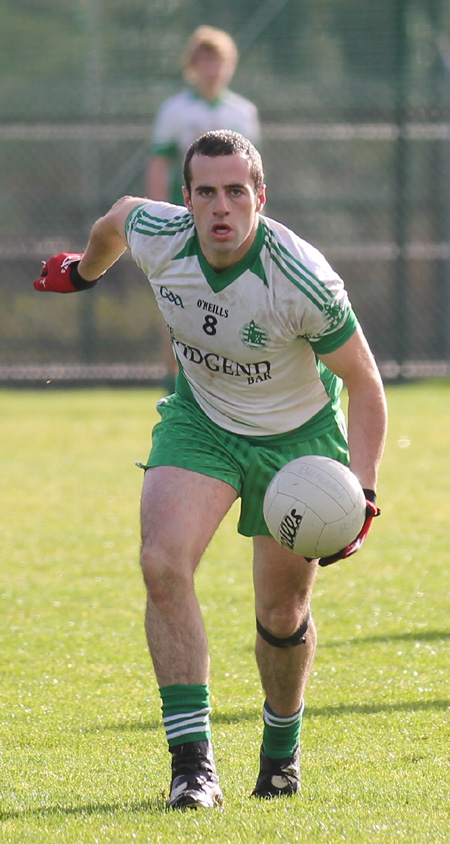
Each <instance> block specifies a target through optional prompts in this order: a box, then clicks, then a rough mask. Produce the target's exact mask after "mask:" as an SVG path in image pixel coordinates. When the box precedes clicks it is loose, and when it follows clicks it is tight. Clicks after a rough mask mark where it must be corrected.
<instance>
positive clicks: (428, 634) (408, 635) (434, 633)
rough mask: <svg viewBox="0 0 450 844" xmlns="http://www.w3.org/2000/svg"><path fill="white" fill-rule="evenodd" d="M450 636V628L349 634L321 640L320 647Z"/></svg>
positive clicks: (427, 640)
mask: <svg viewBox="0 0 450 844" xmlns="http://www.w3.org/2000/svg"><path fill="white" fill-rule="evenodd" d="M449 638H450V630H411V631H408V632H405V633H394V634H393V635H392V636H391V635H390V634H389V633H386V634H385V635H382V634H380V635H378V636H361V637H358V636H349V638H348V639H335V640H334V641H330V642H321V641H320V639H319V647H321V648H339V647H341V646H342V645H360V644H370V643H372V644H377V643H383V644H386V643H388V642H438V641H441V640H442V639H449Z"/></svg>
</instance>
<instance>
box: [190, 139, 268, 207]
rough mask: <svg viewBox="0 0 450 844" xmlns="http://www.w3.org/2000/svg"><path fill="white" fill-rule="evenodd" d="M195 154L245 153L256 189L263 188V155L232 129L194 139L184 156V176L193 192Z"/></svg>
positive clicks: (212, 156)
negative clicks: (192, 178)
mask: <svg viewBox="0 0 450 844" xmlns="http://www.w3.org/2000/svg"><path fill="white" fill-rule="evenodd" d="M194 155H208V156H210V157H211V158H216V157H218V156H219V155H243V156H244V157H245V158H248V160H249V162H250V170H251V175H252V178H253V181H254V183H255V190H256V192H257V193H258V191H260V190H261V188H262V186H263V184H264V171H263V164H262V160H261V156H260V154H259V152H258V150H257V149H256V147H255V146H253V144H252V142H251V141H249V140H248V138H244V136H243V135H240V134H239V132H232V131H231V130H230V129H219V130H217V131H214V132H206V133H205V134H204V135H201V136H200V137H199V138H197V140H196V141H194V142H193V143H192V144H191V145H190V147H188V150H187V152H186V155H185V156H184V163H183V177H184V184H185V185H186V187H187V190H188V193H189V194H190V193H191V160H192V158H193V157H194Z"/></svg>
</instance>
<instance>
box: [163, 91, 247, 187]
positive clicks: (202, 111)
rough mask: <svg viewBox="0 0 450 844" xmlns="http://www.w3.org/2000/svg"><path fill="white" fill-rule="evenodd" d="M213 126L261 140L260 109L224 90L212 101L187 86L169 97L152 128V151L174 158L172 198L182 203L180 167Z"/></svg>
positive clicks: (237, 95) (243, 98)
mask: <svg viewBox="0 0 450 844" xmlns="http://www.w3.org/2000/svg"><path fill="white" fill-rule="evenodd" d="M213 129H232V130H233V131H234V132H240V134H241V135H244V136H245V137H246V138H248V139H249V140H250V141H252V142H253V143H254V144H258V143H259V140H260V127H259V119H258V111H257V108H256V106H255V105H254V104H253V103H252V102H250V100H247V99H245V97H241V96H240V95H239V94H235V93H234V92H233V91H225V92H224V93H223V94H222V95H221V96H220V97H219V99H217V100H214V101H213V102H210V101H209V100H204V99H203V98H202V97H200V96H199V95H198V94H196V92H195V91H194V90H193V89H190V88H187V89H185V90H183V91H180V93H178V94H175V96H173V97H170V99H168V100H166V102H165V103H163V104H162V106H161V108H160V109H159V111H158V113H157V115H156V118H155V124H154V127H153V138H152V144H151V152H152V153H153V154H154V155H164V156H167V157H169V158H173V160H174V174H173V175H174V178H173V185H172V193H171V199H172V200H173V201H174V202H182V201H183V196H182V191H181V185H182V173H181V166H182V161H183V158H184V154H185V152H186V150H187V148H188V147H189V146H190V145H191V143H192V142H193V141H195V140H196V138H198V137H200V135H203V134H204V133H205V132H209V131H211V130H213Z"/></svg>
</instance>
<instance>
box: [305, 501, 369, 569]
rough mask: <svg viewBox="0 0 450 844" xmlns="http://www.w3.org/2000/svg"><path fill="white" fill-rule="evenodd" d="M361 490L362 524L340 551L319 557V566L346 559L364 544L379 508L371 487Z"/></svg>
mask: <svg viewBox="0 0 450 844" xmlns="http://www.w3.org/2000/svg"><path fill="white" fill-rule="evenodd" d="M363 492H364V495H365V496H366V518H365V519H364V524H363V526H362V528H361V530H360V532H359V533H358V536H357V537H356V539H354V540H353V542H350V544H349V545H347V546H346V547H345V548H342V550H341V551H337V553H336V554H331V555H330V556H329V557H321V559H320V560H319V566H329V565H331V563H336V562H337V561H338V560H346V559H347V558H348V557H351V556H352V554H356V552H357V551H359V549H360V548H361V546H362V545H364V542H365V541H366V539H367V534H368V533H369V530H370V528H371V525H372V522H373V520H374V518H375V517H376V516H379V515H380V513H381V510H380V509H379V507H377V505H376V495H375V493H374V491H373V489H365V490H363Z"/></svg>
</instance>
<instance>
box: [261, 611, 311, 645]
mask: <svg viewBox="0 0 450 844" xmlns="http://www.w3.org/2000/svg"><path fill="white" fill-rule="evenodd" d="M310 616H311V613H310V612H309V611H308V615H307V616H306V618H305V620H304V622H303V624H302V625H301V626H300V627H299V628H298V630H297V631H296V632H295V633H293V634H292V636H285V637H284V638H283V637H279V636H272V633H269V631H268V630H266V629H265V627H263V626H262V624H261V623H260V622H259V621H258V619H256V629H257V631H258V633H259V635H260V636H261V637H262V638H263V639H264V641H265V642H268V643H269V645H272V646H273V647H274V648H292V647H293V645H304V644H305V642H306V639H305V633H306V631H307V629H308V625H309V619H310Z"/></svg>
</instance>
